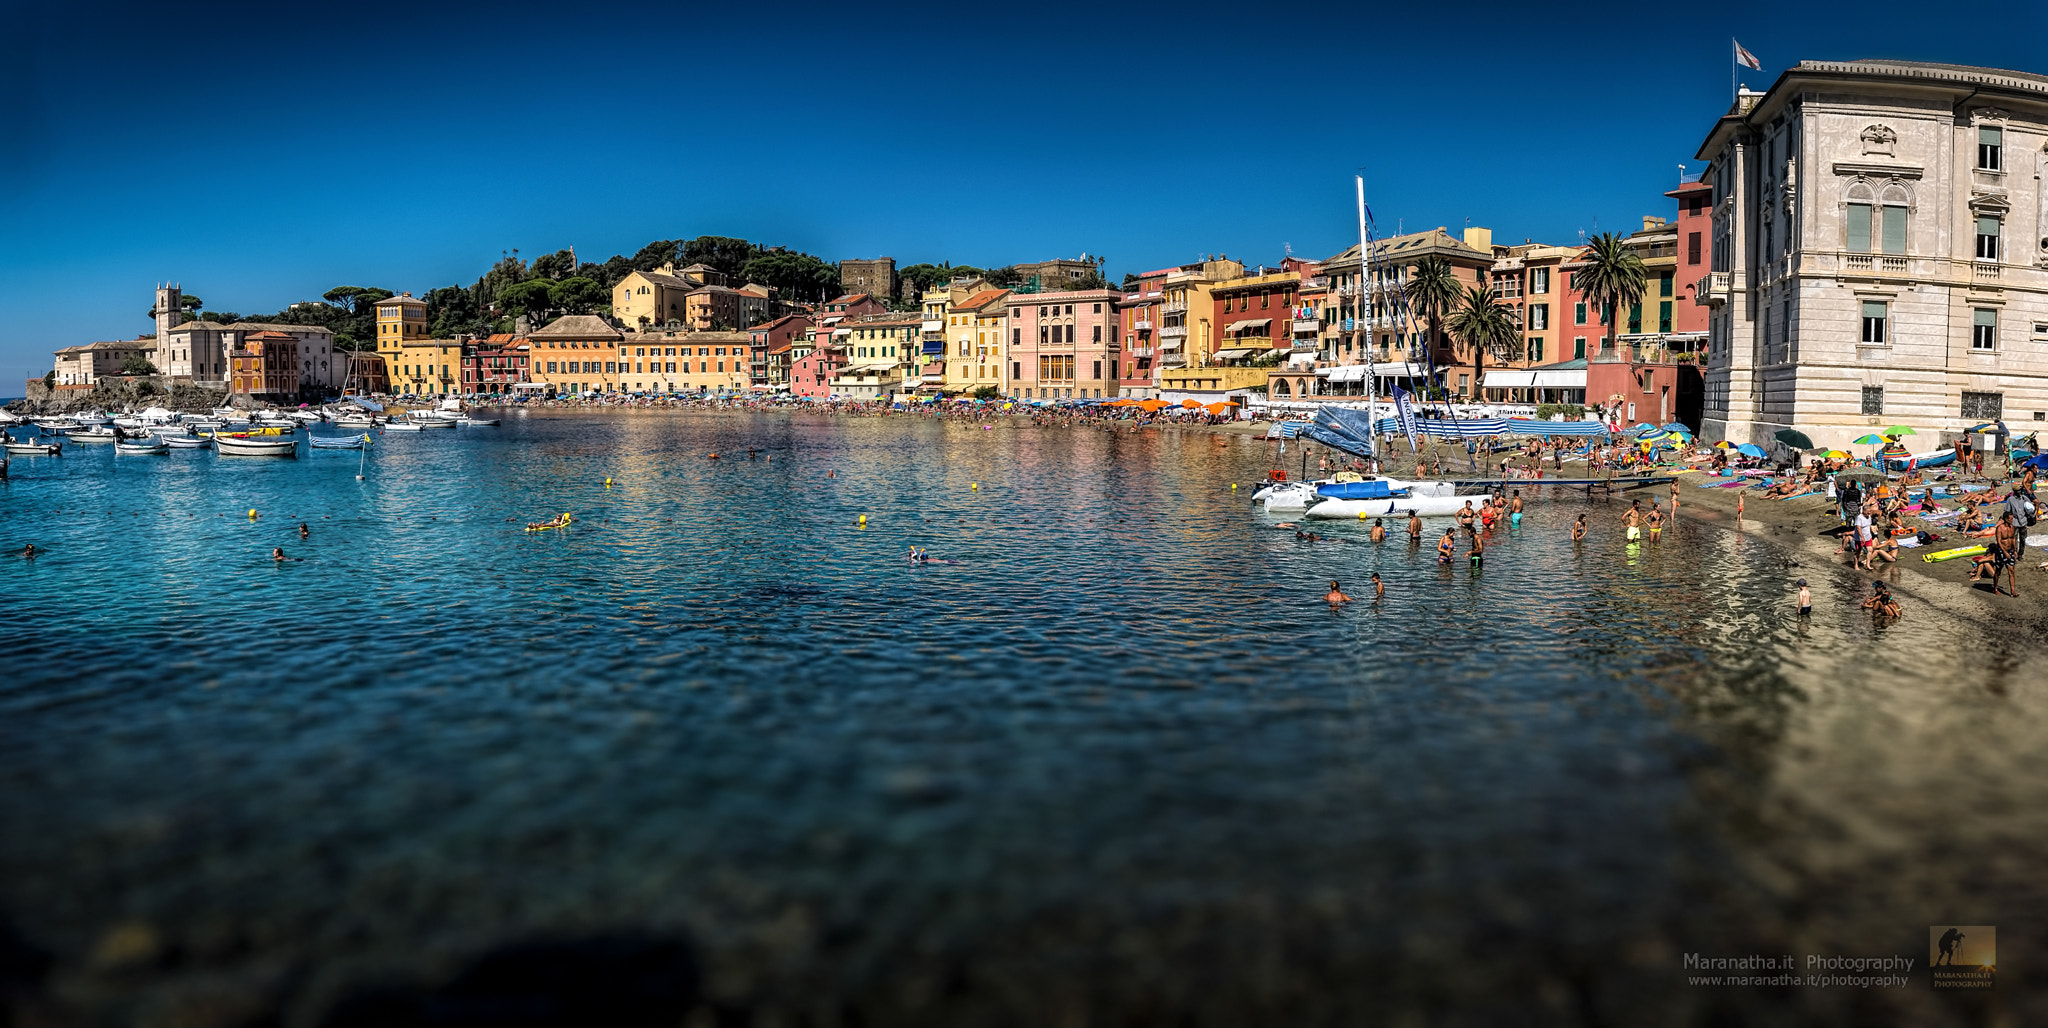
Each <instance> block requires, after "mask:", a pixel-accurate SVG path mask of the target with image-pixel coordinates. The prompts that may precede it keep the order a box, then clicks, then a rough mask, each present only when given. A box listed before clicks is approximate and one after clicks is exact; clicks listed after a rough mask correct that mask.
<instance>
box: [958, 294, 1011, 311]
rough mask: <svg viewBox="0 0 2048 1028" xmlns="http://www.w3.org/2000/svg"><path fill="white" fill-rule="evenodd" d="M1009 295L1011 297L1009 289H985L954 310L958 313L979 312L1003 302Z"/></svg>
mask: <svg viewBox="0 0 2048 1028" xmlns="http://www.w3.org/2000/svg"><path fill="white" fill-rule="evenodd" d="M1008 295H1010V291H1009V290H1007V289H984V290H982V291H981V292H978V293H976V294H974V295H973V296H970V297H968V298H967V299H966V300H964V301H962V302H961V304H960V306H958V307H955V308H953V309H954V310H956V311H969V310H979V309H981V308H983V307H986V306H988V305H989V304H992V303H1001V302H1003V297H1006V296H1008Z"/></svg>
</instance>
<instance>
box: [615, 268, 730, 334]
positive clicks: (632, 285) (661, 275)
mask: <svg viewBox="0 0 2048 1028" xmlns="http://www.w3.org/2000/svg"><path fill="white" fill-rule="evenodd" d="M707 273H709V274H708V275H707ZM712 276H716V278H717V281H706V279H707V278H709V277H712ZM707 285H719V286H722V285H724V276H722V275H718V274H717V272H715V271H712V269H710V268H708V267H706V266H704V265H702V264H692V265H690V266H689V267H687V268H684V269H683V270H681V271H677V270H676V269H675V265H673V264H664V265H662V266H661V267H659V268H656V269H655V270H653V271H635V272H633V273H631V274H629V275H627V276H626V277H625V278H622V279H620V280H619V284H618V285H616V286H614V287H612V317H614V318H616V319H618V321H619V323H620V324H622V325H626V326H628V327H631V328H639V329H643V330H644V329H647V328H659V327H661V326H663V325H666V324H668V323H669V322H670V321H678V322H684V323H685V327H688V320H689V317H690V303H689V301H688V300H687V299H686V298H687V297H688V296H689V295H690V294H691V293H694V292H697V291H698V290H700V289H703V288H704V287H705V286H707ZM734 307H735V310H736V309H737V304H735V305H734ZM735 327H738V326H735Z"/></svg>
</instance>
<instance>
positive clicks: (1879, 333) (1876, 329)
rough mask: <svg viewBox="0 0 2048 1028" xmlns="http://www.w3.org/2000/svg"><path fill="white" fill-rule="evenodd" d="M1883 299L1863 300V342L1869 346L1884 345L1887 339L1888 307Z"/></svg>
mask: <svg viewBox="0 0 2048 1028" xmlns="http://www.w3.org/2000/svg"><path fill="white" fill-rule="evenodd" d="M1885 306H1886V305H1885V302H1884V301H1883V300H1865V301H1863V342H1864V344H1865V345H1867V346H1883V345H1884V341H1885V324H1884V323H1885V321H1886V320H1887V319H1886V309H1885Z"/></svg>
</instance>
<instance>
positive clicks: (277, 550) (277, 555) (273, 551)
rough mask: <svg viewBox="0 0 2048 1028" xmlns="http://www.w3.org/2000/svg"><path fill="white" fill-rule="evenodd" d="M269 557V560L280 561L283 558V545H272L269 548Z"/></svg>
mask: <svg viewBox="0 0 2048 1028" xmlns="http://www.w3.org/2000/svg"><path fill="white" fill-rule="evenodd" d="M270 559H271V560H276V561H281V560H283V559H284V547H282V546H273V547H271V548H270Z"/></svg>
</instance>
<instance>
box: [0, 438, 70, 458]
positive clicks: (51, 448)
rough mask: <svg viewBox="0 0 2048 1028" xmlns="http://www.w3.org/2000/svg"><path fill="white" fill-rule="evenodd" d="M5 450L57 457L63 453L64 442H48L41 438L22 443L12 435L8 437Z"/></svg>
mask: <svg viewBox="0 0 2048 1028" xmlns="http://www.w3.org/2000/svg"><path fill="white" fill-rule="evenodd" d="M6 450H7V452H8V453H31V454H41V455H47V456H51V457H58V456H62V455H63V453H64V444H63V443H55V442H49V441H46V440H43V439H38V440H36V441H34V442H30V443H23V442H16V441H15V440H14V439H13V438H12V437H9V438H8V440H7V443H6Z"/></svg>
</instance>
